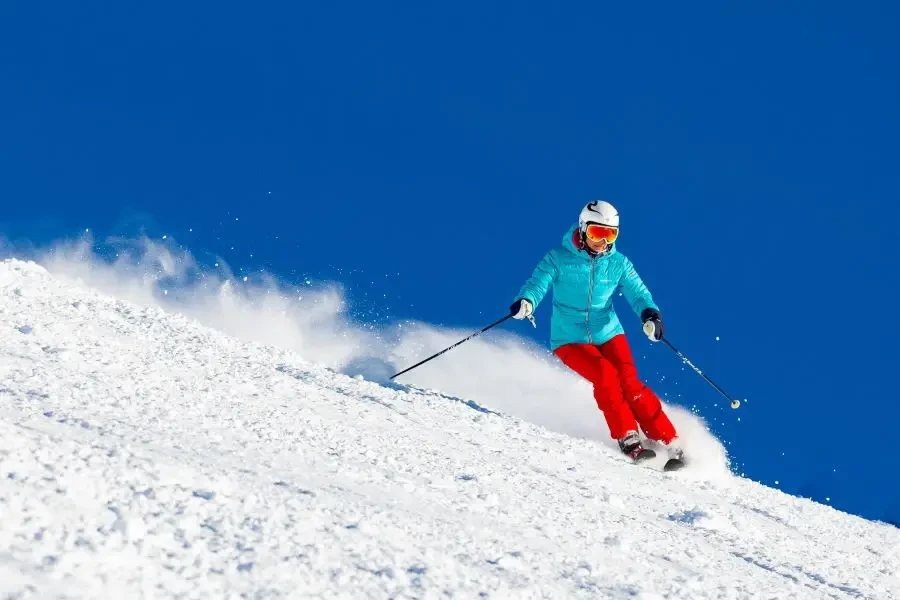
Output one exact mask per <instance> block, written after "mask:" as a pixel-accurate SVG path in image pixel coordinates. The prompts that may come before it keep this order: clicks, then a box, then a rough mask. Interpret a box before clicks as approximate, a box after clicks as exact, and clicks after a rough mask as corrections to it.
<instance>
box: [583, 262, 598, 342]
mask: <svg viewBox="0 0 900 600" xmlns="http://www.w3.org/2000/svg"><path fill="white" fill-rule="evenodd" d="M596 260H597V257H596V256H592V257H591V267H590V269H591V274H590V276H589V277H588V305H587V311H585V316H584V326H585V328H586V329H587V337H588V343H589V344H593V343H594V336H592V335H591V305H592V304H593V303H594V261H596Z"/></svg>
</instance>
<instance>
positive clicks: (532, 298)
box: [516, 250, 559, 310]
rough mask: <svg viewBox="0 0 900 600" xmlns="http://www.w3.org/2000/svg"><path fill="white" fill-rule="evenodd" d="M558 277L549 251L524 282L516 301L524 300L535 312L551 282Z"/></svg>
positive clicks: (551, 252) (554, 261)
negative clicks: (529, 303)
mask: <svg viewBox="0 0 900 600" xmlns="http://www.w3.org/2000/svg"><path fill="white" fill-rule="evenodd" d="M558 275H559V268H558V267H557V265H556V260H555V259H554V257H553V251H552V250H551V251H550V252H548V253H547V254H545V255H544V258H542V259H541V262H539V263H538V265H537V267H535V268H534V272H533V273H532V274H531V277H530V278H529V279H528V281H526V282H525V285H523V286H522V289H520V290H519V295H518V296H516V300H518V299H519V298H525V299H526V300H528V301H529V302H531V305H532V306H533V307H534V309H535V310H537V307H538V304H540V303H541V300H543V299H544V296H545V295H546V294H547V291H548V290H549V289H550V286H551V285H553V282H554V281H556V277H557V276H558Z"/></svg>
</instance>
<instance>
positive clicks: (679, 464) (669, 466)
mask: <svg viewBox="0 0 900 600" xmlns="http://www.w3.org/2000/svg"><path fill="white" fill-rule="evenodd" d="M683 468H684V461H683V460H680V459H677V458H670V459H669V460H667V461H666V464H665V466H663V471H666V472H671V471H679V470H681V469H683Z"/></svg>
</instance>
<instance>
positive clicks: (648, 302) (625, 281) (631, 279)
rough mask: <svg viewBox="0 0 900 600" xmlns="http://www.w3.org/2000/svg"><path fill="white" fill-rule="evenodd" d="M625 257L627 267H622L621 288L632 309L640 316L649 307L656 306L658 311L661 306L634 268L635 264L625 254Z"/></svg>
mask: <svg viewBox="0 0 900 600" xmlns="http://www.w3.org/2000/svg"><path fill="white" fill-rule="evenodd" d="M623 258H624V259H625V265H624V266H625V268H624V269H622V277H621V278H620V279H619V288H620V289H621V290H622V293H623V294H625V299H626V300H628V304H630V305H631V310H633V311H634V312H635V313H637V315H638V316H640V314H641V313H642V312H643V311H644V309H647V308H654V309H656V310H657V311H658V310H659V307H658V306H657V305H656V303H655V302H654V301H653V296H652V295H651V294H650V290H648V289H647V286H646V285H644V282H643V280H642V279H641V276H640V275H638V272H637V270H636V269H635V268H634V264H632V262H631V261H630V260H629V259H628V258H625V257H624V256H623Z"/></svg>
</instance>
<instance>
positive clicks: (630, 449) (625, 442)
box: [619, 431, 656, 463]
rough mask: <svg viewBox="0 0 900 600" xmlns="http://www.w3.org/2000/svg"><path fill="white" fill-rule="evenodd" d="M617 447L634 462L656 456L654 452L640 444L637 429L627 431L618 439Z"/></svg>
mask: <svg viewBox="0 0 900 600" xmlns="http://www.w3.org/2000/svg"><path fill="white" fill-rule="evenodd" d="M619 449H620V450H621V451H622V453H623V454H625V455H626V456H628V458H630V459H631V461H632V462H634V463H639V462H642V461H645V460H648V459H650V458H654V457H655V456H656V452H654V451H653V450H650V449H649V448H644V446H643V445H642V444H641V436H640V435H638V432H637V431H629V432H628V433H627V434H625V437H623V438H622V439H620V440H619Z"/></svg>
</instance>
